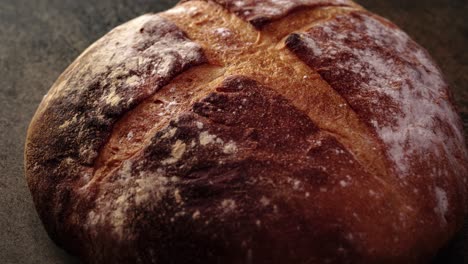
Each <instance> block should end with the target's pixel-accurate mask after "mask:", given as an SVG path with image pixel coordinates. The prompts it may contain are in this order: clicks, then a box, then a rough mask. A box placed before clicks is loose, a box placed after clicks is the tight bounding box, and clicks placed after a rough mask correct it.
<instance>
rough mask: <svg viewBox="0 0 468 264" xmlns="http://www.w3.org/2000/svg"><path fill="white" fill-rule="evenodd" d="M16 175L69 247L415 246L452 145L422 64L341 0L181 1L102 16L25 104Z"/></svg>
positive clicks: (347, 253)
mask: <svg viewBox="0 0 468 264" xmlns="http://www.w3.org/2000/svg"><path fill="white" fill-rule="evenodd" d="M25 162H26V175H27V180H28V184H29V188H30V189H31V193H32V196H33V198H34V202H35V205H36V208H37V211H38V212H39V215H40V217H41V219H42V222H43V223H44V225H45V227H46V230H47V232H48V233H49V235H50V237H51V238H52V239H53V240H54V241H55V242H56V243H57V244H58V245H59V246H61V247H63V248H64V249H66V250H67V251H68V252H70V253H71V254H74V255H77V256H79V257H80V258H81V259H82V260H83V261H84V262H85V263H164V264H168V263H204V264H207V263H227V264H229V263H230V264H238V263H255V264H262V263H265V264H266V263H268V264H270V263H273V264H274V263H278V264H285V263H291V264H295V263H304V264H305V263H309V264H310V263H312V264H315V263H317V264H318V263H320V264H322V263H379V264H382V263H412V264H414V263H428V262H429V261H430V260H431V259H432V258H433V257H434V255H435V254H436V253H437V251H438V250H439V249H440V248H441V247H443V246H444V245H445V244H446V243H447V242H448V241H449V240H450V238H451V237H452V236H453V235H454V233H455V232H456V231H457V230H458V229H459V228H460V227H461V225H462V224H463V220H464V216H465V213H466V211H467V203H466V202H467V197H466V195H467V189H468V188H467V187H468V184H467V170H468V167H467V164H468V155H467V149H466V145H465V142H464V138H463V132H462V126H461V121H460V119H459V117H458V116H457V113H456V111H455V109H454V107H453V105H452V103H451V99H450V93H449V90H448V87H447V84H446V82H445V81H444V79H443V77H442V75H441V73H440V70H439V68H438V67H437V66H436V65H435V64H434V62H433V61H432V59H431V58H430V56H429V55H428V53H427V52H426V51H425V50H424V49H423V48H421V47H420V46H419V45H417V44H416V43H415V42H414V41H413V40H411V39H410V38H409V37H408V35H406V34H405V33H404V32H402V31H401V30H400V29H398V28H397V27H396V26H395V25H394V24H392V23H391V22H389V21H387V20H385V19H383V18H381V17H379V16H376V15H374V14H372V13H369V12H368V11H366V10H365V9H363V8H362V7H360V6H358V5H356V4H355V3H353V2H351V1H348V0H206V1H203V0H194V1H183V2H182V3H179V4H178V5H177V6H176V7H175V8H173V9H171V10H168V11H166V12H163V13H159V14H149V15H144V16H141V17H139V18H136V19H134V20H132V21H130V22H128V23H126V24H124V25H122V26H119V27H117V28H115V29H114V30H112V31H111V32H110V33H108V34H107V35H105V36H104V37H103V38H101V39H100V40H98V41H97V42H96V43H94V44H93V45H92V46H91V47H90V48H88V49H87V50H86V51H85V52H84V53H83V54H82V55H81V56H80V57H79V58H77V59H76V60H75V62H74V63H73V64H72V65H70V66H69V67H68V69H67V70H66V71H65V72H64V73H63V74H62V75H61V76H60V77H59V79H58V80H57V82H56V83H55V84H54V86H53V87H52V88H51V90H50V91H49V93H48V94H47V95H46V96H45V97H44V99H43V101H42V103H41V105H40V106H39V109H38V110H37V113H36V115H35V116H34V118H33V120H32V122H31V125H30V128H29V132H28V137H27V143H26V153H25Z"/></svg>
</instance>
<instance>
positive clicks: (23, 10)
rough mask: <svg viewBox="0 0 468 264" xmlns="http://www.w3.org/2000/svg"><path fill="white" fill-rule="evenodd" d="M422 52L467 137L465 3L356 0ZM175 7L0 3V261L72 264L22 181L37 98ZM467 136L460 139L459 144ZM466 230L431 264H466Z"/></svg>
mask: <svg viewBox="0 0 468 264" xmlns="http://www.w3.org/2000/svg"><path fill="white" fill-rule="evenodd" d="M357 2H359V3H360V4H362V5H363V6H365V7H367V8H368V9H370V10H371V11H374V12H376V13H378V14H380V15H383V16H385V17H387V18H389V19H391V20H392V21H393V22H395V23H396V24H398V25H399V26H400V27H402V28H403V29H404V30H405V31H407V32H408V33H409V34H410V35H411V36H412V37H413V38H414V39H416V41H417V42H419V43H420V44H422V45H423V46H424V47H426V48H427V49H428V50H429V52H430V53H431V54H432V55H433V57H434V58H435V60H436V61H437V62H438V64H439V66H440V67H441V68H442V71H443V72H444V73H445V75H446V78H447V80H448V82H449V83H450V85H451V88H452V92H453V95H454V98H455V101H456V103H457V105H458V107H459V110H460V112H461V113H462V117H463V120H464V124H465V131H468V52H467V51H466V48H468V19H467V15H466V14H468V1H467V0H412V1H408V0H379V1H375V0H357ZM175 3H176V1H175V0H80V1H76V0H0V132H1V133H0V135H1V139H0V149H1V150H2V151H1V152H0V230H1V232H0V260H1V262H2V263H8V264H9V263H44V264H50V263H77V261H76V260H74V259H73V258H71V257H70V256H68V255H67V254H66V253H64V252H63V251H62V250H60V249H59V248H57V247H56V246H55V245H54V244H53V243H52V242H51V240H50V239H49V238H48V236H47V234H46V233H45V231H44V229H43V227H42V224H41V222H40V220H39V218H38V216H37V214H36V212H35V209H34V206H33V204H32V199H31V196H30V194H29V190H28V188H27V186H26V181H25V179H24V176H23V145H24V140H25V136H26V129H27V126H28V124H29V121H30V120H31V118H32V116H33V114H34V112H35V110H36V107H37V106H38V104H39V102H40V101H41V99H42V96H43V95H44V94H45V93H46V92H47V90H48V89H49V88H50V87H51V85H52V83H53V82H54V81H55V79H56V78H57V77H58V76H59V74H60V73H61V72H62V71H63V70H64V69H65V68H66V67H67V66H68V65H69V64H70V63H71V62H72V60H73V59H75V58H76V57H77V56H78V55H79V54H80V53H81V52H82V51H83V50H84V49H85V48H86V47H88V46H89V45H90V44H91V43H92V42H94V41H95V40H96V39H98V38H99V37H100V36H102V35H103V34H105V33H106V32H108V31H109V30H110V29H112V28H114V27H115V26H117V25H119V24H121V23H123V22H125V21H128V20H130V19H132V18H134V17H136V16H138V15H141V14H144V13H148V12H158V11H161V10H165V9H167V8H170V7H171V6H173V5H174V4H175ZM467 135H468V133H466V132H465V137H466V136H467ZM467 234H468V230H467V229H465V231H464V232H460V234H459V235H458V237H457V238H456V239H455V240H454V241H453V242H452V243H451V245H449V246H448V248H447V249H446V250H445V251H444V252H443V253H442V254H440V255H439V256H438V258H437V260H436V263H444V264H462V263H468V237H467Z"/></svg>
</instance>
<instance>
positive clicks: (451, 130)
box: [287, 12, 466, 176]
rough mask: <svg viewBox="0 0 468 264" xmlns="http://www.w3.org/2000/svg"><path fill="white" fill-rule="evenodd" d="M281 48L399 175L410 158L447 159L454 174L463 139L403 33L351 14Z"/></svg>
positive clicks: (434, 74) (433, 71)
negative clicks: (322, 84)
mask: <svg viewBox="0 0 468 264" xmlns="http://www.w3.org/2000/svg"><path fill="white" fill-rule="evenodd" d="M287 44H288V45H289V47H290V48H291V49H292V50H293V51H295V52H296V54H298V56H299V57H300V58H301V59H303V60H305V61H306V63H308V64H309V65H310V66H312V67H313V68H314V69H316V70H317V71H318V72H319V73H320V75H321V76H322V77H323V78H324V79H325V80H326V81H328V82H329V83H330V84H331V86H332V87H333V88H334V89H335V90H337V91H338V92H339V93H340V94H341V95H342V96H343V97H344V98H345V99H346V100H347V101H348V103H349V104H350V105H351V107H352V108H353V109H354V110H355V111H356V112H357V114H358V115H359V116H360V117H361V118H362V119H363V120H364V121H365V122H366V123H367V124H368V125H369V126H370V127H372V128H373V129H374V130H375V131H376V132H377V135H378V136H379V138H380V139H381V140H382V141H383V142H384V143H385V144H386V145H387V146H388V152H387V153H388V156H389V157H390V158H391V160H392V161H393V162H394V163H395V165H396V167H397V169H398V172H399V175H401V176H405V175H407V174H409V173H410V171H411V162H412V159H411V157H414V156H431V157H432V158H436V157H443V156H447V157H449V160H450V162H454V163H455V164H456V165H457V166H460V164H457V162H458V161H457V159H456V158H455V155H456V153H463V147H462V146H463V137H462V134H461V129H460V126H459V124H460V121H459V118H458V116H457V114H456V112H455V111H454V109H453V107H452V106H451V103H450V101H449V95H448V89H447V88H448V87H447V84H446V83H445V81H444V80H443V77H442V75H441V73H440V71H439V70H438V69H437V67H436V66H434V63H433V62H432V60H431V59H430V57H429V55H428V54H427V52H426V51H424V50H423V49H422V48H420V47H419V46H418V45H417V44H416V43H414V42H413V41H412V40H411V39H410V38H409V37H408V35H406V34H405V33H404V32H402V31H401V30H399V29H398V28H396V27H395V26H394V25H392V24H390V23H389V22H387V21H381V20H378V19H376V18H375V17H373V16H372V15H368V14H365V13H358V12H356V13H353V14H351V15H342V16H338V17H335V18H333V19H331V20H329V21H325V22H323V23H320V24H317V25H315V26H314V27H312V28H311V29H309V30H308V31H307V32H305V33H300V34H293V35H291V36H290V37H289V38H288V41H287ZM463 154H464V155H466V154H465V153H463ZM441 175H442V174H441Z"/></svg>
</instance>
